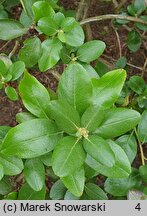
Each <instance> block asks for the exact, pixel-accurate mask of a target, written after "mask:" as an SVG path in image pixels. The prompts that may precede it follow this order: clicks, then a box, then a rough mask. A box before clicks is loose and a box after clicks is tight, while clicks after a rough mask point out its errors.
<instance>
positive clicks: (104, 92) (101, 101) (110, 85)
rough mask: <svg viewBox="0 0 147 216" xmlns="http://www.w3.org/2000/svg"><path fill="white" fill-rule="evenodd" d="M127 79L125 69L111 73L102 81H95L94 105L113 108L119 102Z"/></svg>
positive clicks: (103, 77)
mask: <svg viewBox="0 0 147 216" xmlns="http://www.w3.org/2000/svg"><path fill="white" fill-rule="evenodd" d="M125 79H126V72H125V70H123V69H118V70H114V71H110V72H108V73H106V74H105V75H103V76H102V77H101V78H100V79H98V80H97V79H93V104H95V105H98V106H104V107H105V108H109V107H111V106H112V105H113V104H114V103H115V102H116V100H117V98H118V97H119V95H120V92H121V90H122V87H123V85H124V82H125Z"/></svg>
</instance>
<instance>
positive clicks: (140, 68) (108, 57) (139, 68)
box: [99, 54, 143, 71]
mask: <svg viewBox="0 0 147 216" xmlns="http://www.w3.org/2000/svg"><path fill="white" fill-rule="evenodd" d="M103 56H104V57H105V58H107V59H109V60H111V61H113V62H116V61H117V60H116V59H114V58H112V57H110V56H107V55H105V54H103ZM99 59H100V58H99ZM127 65H128V66H130V67H133V68H136V69H138V70H141V71H142V70H143V68H142V67H138V66H136V65H133V64H131V63H128V62H127Z"/></svg>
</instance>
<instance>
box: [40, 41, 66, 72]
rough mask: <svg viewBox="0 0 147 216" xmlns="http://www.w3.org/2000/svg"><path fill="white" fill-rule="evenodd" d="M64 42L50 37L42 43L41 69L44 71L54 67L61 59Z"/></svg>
mask: <svg viewBox="0 0 147 216" xmlns="http://www.w3.org/2000/svg"><path fill="white" fill-rule="evenodd" d="M61 49H62V43H61V42H60V41H59V40H58V39H57V38H54V39H48V40H45V41H44V42H43V43H42V56H41V58H40V59H39V62H38V63H39V69H40V70H41V71H42V72H44V71H46V70H48V69H50V68H52V67H53V66H54V65H56V63H57V62H58V61H59V60H60V51H61Z"/></svg>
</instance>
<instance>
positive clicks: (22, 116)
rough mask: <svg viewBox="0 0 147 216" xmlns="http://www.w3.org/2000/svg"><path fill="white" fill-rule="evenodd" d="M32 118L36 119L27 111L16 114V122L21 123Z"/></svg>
mask: <svg viewBox="0 0 147 216" xmlns="http://www.w3.org/2000/svg"><path fill="white" fill-rule="evenodd" d="M32 119H36V117H35V116H34V115H32V114H31V113H29V112H21V113H17V114H16V121H17V122H18V123H23V122H25V121H29V120H32Z"/></svg>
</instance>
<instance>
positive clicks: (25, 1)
mask: <svg viewBox="0 0 147 216" xmlns="http://www.w3.org/2000/svg"><path fill="white" fill-rule="evenodd" d="M36 1H37V0H29V1H28V0H20V2H21V4H22V6H23V9H24V10H25V12H26V14H27V15H28V16H29V17H30V18H32V19H33V12H32V6H33V4H34V2H36Z"/></svg>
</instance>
